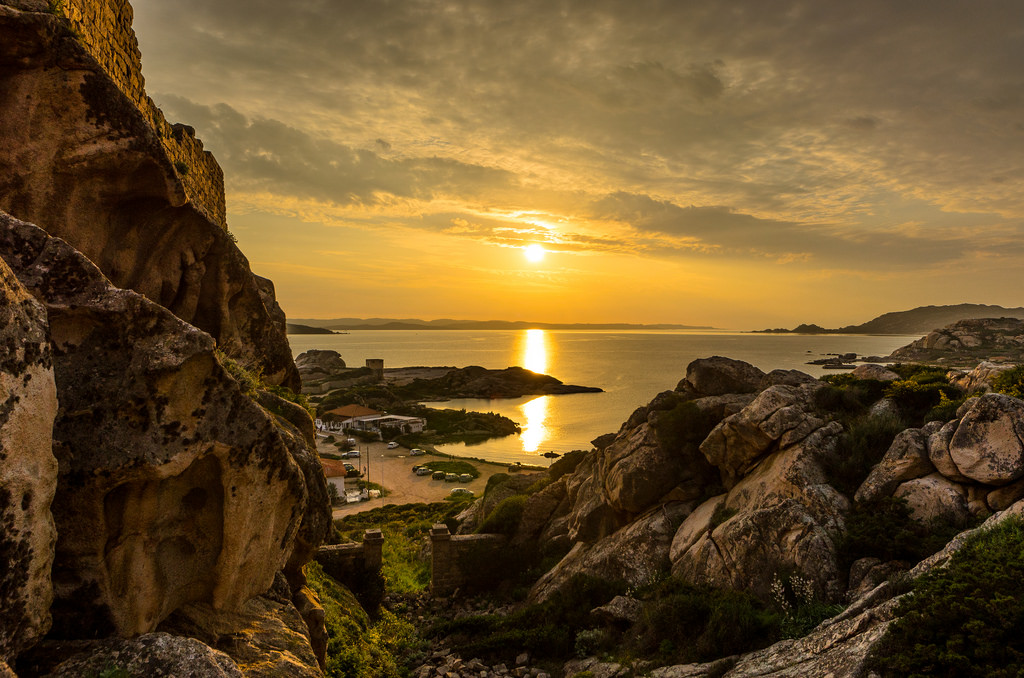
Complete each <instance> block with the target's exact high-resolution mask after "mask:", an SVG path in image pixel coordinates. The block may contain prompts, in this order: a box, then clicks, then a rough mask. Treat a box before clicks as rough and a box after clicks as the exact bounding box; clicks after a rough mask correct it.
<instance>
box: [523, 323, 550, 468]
mask: <svg viewBox="0 0 1024 678" xmlns="http://www.w3.org/2000/svg"><path fill="white" fill-rule="evenodd" d="M519 364H520V365H522V366H523V367H525V368H526V369H528V370H531V371H533V372H537V373H538V374H546V373H547V370H548V334H547V332H545V331H544V330H526V331H525V332H524V335H523V339H522V343H521V344H520V358H519ZM550 397H551V396H541V397H540V398H534V399H533V400H531V401H529V402H526V403H523V404H522V405H520V406H519V410H520V411H521V412H522V413H523V417H524V418H525V420H526V425H525V426H524V427H523V432H522V433H521V434H520V436H519V439H520V440H521V441H522V443H523V452H536V451H537V450H539V449H540V446H541V445H542V444H544V441H546V440H547V439H548V438H549V437H550V431H549V430H548V427H547V418H548V399H549V398H550Z"/></svg>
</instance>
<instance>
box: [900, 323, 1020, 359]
mask: <svg viewBox="0 0 1024 678" xmlns="http://www.w3.org/2000/svg"><path fill="white" fill-rule="evenodd" d="M995 356H999V357H1000V359H1002V360H1005V361H1007V362H1024V320H1018V319H1017V318H976V319H972V320H961V321H960V322H956V323H953V324H952V325H948V326H946V327H944V328H942V329H940V330H935V331H934V332H930V333H929V334H927V335H926V336H924V337H922V338H921V339H918V340H917V341H914V342H912V343H910V344H908V345H906V346H904V347H902V348H898V349H896V350H895V351H893V352H892V355H890V356H889V358H890V359H891V360H894V361H900V362H935V361H943V362H946V363H949V364H954V365H965V366H971V367H973V366H975V365H978V363H980V362H981V361H983V360H986V359H988V358H992V357H995Z"/></svg>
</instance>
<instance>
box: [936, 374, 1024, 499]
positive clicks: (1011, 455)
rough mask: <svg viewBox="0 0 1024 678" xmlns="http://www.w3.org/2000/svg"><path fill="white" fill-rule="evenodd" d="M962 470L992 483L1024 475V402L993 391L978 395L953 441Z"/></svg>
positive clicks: (953, 451) (955, 459)
mask: <svg viewBox="0 0 1024 678" xmlns="http://www.w3.org/2000/svg"><path fill="white" fill-rule="evenodd" d="M949 456H950V457H951V458H952V460H953V462H954V463H955V464H956V467H957V468H958V469H959V471H960V473H962V474H963V475H965V476H967V477H968V478H970V479H971V480H975V481H978V482H981V483H987V484H989V485H1006V484H1008V483H1011V482H1013V481H1014V480H1017V479H1018V478H1020V477H1022V476H1024V402H1021V401H1020V400H1018V399H1016V398H1011V397H1009V396H1005V395H1001V394H998V393H989V394H986V395H984V396H982V397H980V398H977V399H976V400H975V401H974V402H973V403H972V405H971V407H970V409H969V410H967V413H966V414H965V415H964V417H963V418H962V419H961V420H960V424H959V426H957V428H956V433H954V434H953V436H952V438H951V439H950V441H949Z"/></svg>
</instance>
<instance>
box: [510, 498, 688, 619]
mask: <svg viewBox="0 0 1024 678" xmlns="http://www.w3.org/2000/svg"><path fill="white" fill-rule="evenodd" d="M692 509H693V504H665V505H663V506H660V507H658V508H656V509H652V510H650V511H648V512H647V513H645V514H643V515H642V516H640V517H639V518H637V519H636V520H634V521H633V522H631V523H630V524H629V525H628V526H626V527H624V528H622V529H621V530H619V531H618V532H616V533H614V534H612V535H610V536H608V537H606V538H604V539H601V540H600V541H597V542H595V543H591V544H586V543H582V542H580V543H577V544H576V545H575V546H574V547H573V548H572V550H571V551H570V552H569V554H568V555H567V556H566V557H565V558H563V559H562V560H561V561H560V562H559V563H558V565H556V566H555V567H554V568H552V569H551V570H550V571H548V572H547V573H546V574H545V575H544V576H543V577H541V578H540V579H539V580H538V581H537V583H536V584H534V585H533V588H532V589H531V590H530V596H529V598H530V600H531V601H532V602H542V601H544V600H547V599H548V598H550V597H551V596H552V595H553V594H554V593H555V592H556V591H558V590H560V589H561V588H562V587H563V586H565V585H566V583H568V581H569V579H571V578H572V576H573V575H575V574H593V573H599V574H600V576H602V577H605V578H608V579H621V580H623V581H625V582H626V583H628V584H629V585H631V586H642V585H644V584H647V583H650V582H652V581H654V580H655V579H656V578H657V577H659V576H661V575H663V574H665V573H666V572H667V571H668V568H669V559H668V553H669V549H670V548H671V546H672V536H673V535H674V534H675V531H676V529H677V528H678V527H679V524H680V523H681V522H682V521H683V519H684V518H685V517H686V516H687V515H688V514H689V512H690V511H691V510H692Z"/></svg>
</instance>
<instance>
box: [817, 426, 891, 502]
mask: <svg viewBox="0 0 1024 678" xmlns="http://www.w3.org/2000/svg"><path fill="white" fill-rule="evenodd" d="M905 428H906V426H905V425H904V423H903V421H901V420H900V419H898V418H896V417H891V416H870V415H864V416H861V417H858V418H856V419H853V420H851V421H850V422H848V423H847V425H846V431H845V432H844V433H843V435H842V436H840V438H839V444H838V446H837V448H836V451H835V453H834V454H833V455H831V456H829V457H826V458H825V459H824V463H823V466H824V469H825V476H826V478H828V482H829V484H830V485H832V487H834V488H836V489H837V490H839V491H840V492H842V493H843V494H845V495H847V496H853V495H854V493H856V492H857V488H859V487H860V485H861V483H863V482H864V479H865V478H867V477H868V474H869V473H870V472H871V468H872V467H873V466H874V465H875V464H877V463H878V462H879V461H880V460H881V459H882V457H883V456H885V453H886V451H888V449H889V446H890V445H892V441H893V438H895V437H896V434H897V433H899V432H900V431H902V430H904V429H905Z"/></svg>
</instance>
